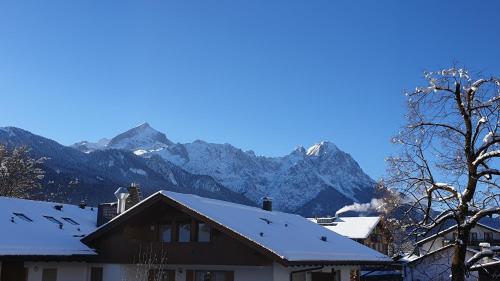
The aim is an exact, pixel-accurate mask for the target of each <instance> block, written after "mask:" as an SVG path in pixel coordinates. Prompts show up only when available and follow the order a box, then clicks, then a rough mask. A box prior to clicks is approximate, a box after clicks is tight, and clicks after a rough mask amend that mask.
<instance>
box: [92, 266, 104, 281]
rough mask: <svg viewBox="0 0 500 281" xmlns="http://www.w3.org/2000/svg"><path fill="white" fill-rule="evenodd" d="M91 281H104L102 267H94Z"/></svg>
mask: <svg viewBox="0 0 500 281" xmlns="http://www.w3.org/2000/svg"><path fill="white" fill-rule="evenodd" d="M90 281H102V267H92V268H91V269H90Z"/></svg>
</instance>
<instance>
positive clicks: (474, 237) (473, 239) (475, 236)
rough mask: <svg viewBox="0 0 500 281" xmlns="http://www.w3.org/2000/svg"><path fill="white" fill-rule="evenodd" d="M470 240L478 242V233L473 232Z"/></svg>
mask: <svg viewBox="0 0 500 281" xmlns="http://www.w3.org/2000/svg"><path fill="white" fill-rule="evenodd" d="M470 240H471V241H477V232H471V233H470Z"/></svg>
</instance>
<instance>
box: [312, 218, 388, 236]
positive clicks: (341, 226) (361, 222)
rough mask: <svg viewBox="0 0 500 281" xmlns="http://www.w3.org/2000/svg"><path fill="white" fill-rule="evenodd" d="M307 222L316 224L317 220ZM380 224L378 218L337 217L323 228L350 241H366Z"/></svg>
mask: <svg viewBox="0 0 500 281" xmlns="http://www.w3.org/2000/svg"><path fill="white" fill-rule="evenodd" d="M309 220H311V221H313V222H317V219H315V218H310V219H309ZM379 222H380V217H338V218H335V219H334V220H333V221H332V223H331V224H325V225H323V227H325V228H327V229H329V230H331V231H334V232H336V233H338V234H340V235H343V236H346V237H349V238H351V239H366V238H368V236H369V235H370V234H371V233H372V231H373V229H375V227H376V226H377V224H378V223H379Z"/></svg>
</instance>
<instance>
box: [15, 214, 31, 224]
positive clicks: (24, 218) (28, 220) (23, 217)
mask: <svg viewBox="0 0 500 281" xmlns="http://www.w3.org/2000/svg"><path fill="white" fill-rule="evenodd" d="M13 214H14V215H15V216H16V217H18V218H20V219H22V220H25V221H27V222H32V221H33V220H32V219H30V218H28V216H26V215H25V214H22V213H13Z"/></svg>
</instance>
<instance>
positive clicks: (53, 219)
mask: <svg viewBox="0 0 500 281" xmlns="http://www.w3.org/2000/svg"><path fill="white" fill-rule="evenodd" d="M43 217H44V218H46V219H48V220H49V221H51V222H53V223H57V224H58V225H62V222H60V221H58V220H57V219H55V218H54V217H51V216H43Z"/></svg>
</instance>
